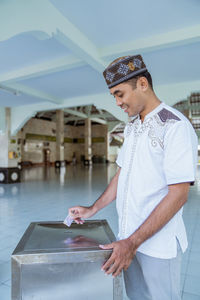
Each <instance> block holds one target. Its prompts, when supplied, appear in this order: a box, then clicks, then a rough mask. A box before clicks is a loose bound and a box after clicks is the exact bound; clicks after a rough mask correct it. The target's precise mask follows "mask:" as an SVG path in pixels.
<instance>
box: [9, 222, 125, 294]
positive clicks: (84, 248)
mask: <svg viewBox="0 0 200 300" xmlns="http://www.w3.org/2000/svg"><path fill="white" fill-rule="evenodd" d="M113 241H115V236H114V234H113V233H112V231H111V229H110V227H109V225H108V223H107V222H106V221H105V220H95V221H86V222H85V223H84V224H83V225H77V224H75V223H72V225H71V227H70V228H68V227H67V226H65V225H64V224H63V223H62V222H37V223H31V224H30V226H29V227H28V229H27V230H26V232H25V234H24V235H23V237H22V239H21V240H20V242H19V244H18V245H17V247H16V249H15V250H14V252H13V254H12V300H80V299H81V300H86V299H87V300H98V299H101V300H102V299H103V300H112V299H114V300H122V297H123V296H122V278H121V275H120V276H118V277H116V278H113V277H112V276H106V275H105V274H104V272H102V271H101V266H102V264H103V263H104V262H105V261H106V260H107V259H108V258H109V256H110V255H111V252H112V251H111V250H102V249H100V248H99V244H108V243H111V242H113Z"/></svg>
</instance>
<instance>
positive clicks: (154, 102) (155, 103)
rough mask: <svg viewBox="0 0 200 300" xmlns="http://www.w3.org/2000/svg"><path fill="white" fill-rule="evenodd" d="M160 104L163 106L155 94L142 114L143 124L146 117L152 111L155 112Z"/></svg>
mask: <svg viewBox="0 0 200 300" xmlns="http://www.w3.org/2000/svg"><path fill="white" fill-rule="evenodd" d="M160 104H161V101H160V100H159V99H158V97H157V96H156V95H155V94H154V95H153V96H152V97H151V98H150V99H148V101H147V106H146V108H145V109H144V111H142V112H141V114H140V119H141V122H143V121H144V119H145V117H146V115H148V114H149V113H150V112H151V111H153V110H154V109H155V108H156V107H157V106H159V105H160Z"/></svg>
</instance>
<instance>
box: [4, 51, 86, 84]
mask: <svg viewBox="0 0 200 300" xmlns="http://www.w3.org/2000/svg"><path fill="white" fill-rule="evenodd" d="M83 65H85V62H83V61H81V60H80V59H78V58H76V57H75V56H74V55H68V56H66V57H62V58H57V59H54V60H49V61H47V62H42V63H39V64H34V65H31V66H27V67H24V68H21V69H17V70H14V71H9V72H7V73H3V74H0V82H2V83H12V82H15V81H19V80H26V79H30V78H35V77H39V76H44V75H48V74H52V73H56V72H60V71H66V70H69V69H74V68H78V67H81V66H83Z"/></svg>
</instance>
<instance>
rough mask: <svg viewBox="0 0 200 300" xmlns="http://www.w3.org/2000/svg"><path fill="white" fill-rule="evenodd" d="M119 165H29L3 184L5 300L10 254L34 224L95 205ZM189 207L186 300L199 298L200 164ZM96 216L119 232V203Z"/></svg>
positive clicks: (0, 262) (1, 293) (0, 270)
mask: <svg viewBox="0 0 200 300" xmlns="http://www.w3.org/2000/svg"><path fill="white" fill-rule="evenodd" d="M115 171H116V167H115V165H113V164H111V165H109V166H106V165H94V166H93V167H92V168H86V167H83V166H67V168H66V172H65V173H64V172H63V171H61V173H59V172H55V169H54V168H53V167H51V168H40V167H38V168H32V169H26V170H24V171H23V173H22V177H23V180H22V183H20V184H11V185H0V241H1V242H0V300H10V289H11V270H10V255H11V253H12V252H13V250H14V248H15V246H16V244H17V243H18V241H19V240H20V238H21V236H22V235H23V233H24V231H25V229H26V228H27V226H28V225H29V223H30V222H33V221H41V220H42V221H50V220H51V221H54V220H55V221H56V220H63V219H64V217H65V216H66V215H67V210H68V207H70V206H73V205H75V204H81V205H90V204H91V203H92V202H93V201H94V200H96V198H97V197H98V196H99V195H100V194H101V192H102V191H103V190H104V189H105V187H106V185H107V183H108V182H109V181H110V179H111V177H112V176H113V175H114V173H115ZM197 182H198V184H196V186H194V187H191V190H190V195H189V200H188V202H187V203H186V205H185V209H184V220H185V224H186V229H187V232H188V239H189V248H188V250H187V252H186V253H185V254H184V256H183V262H182V274H181V277H182V283H181V285H182V299H183V300H197V299H200V168H199V169H198V178H197ZM95 218H97V219H98V218H100V219H107V220H108V222H109V224H110V226H111V227H112V229H113V231H114V233H115V234H117V215H116V210H115V203H112V204H111V205H110V206H108V207H106V208H105V209H104V210H103V211H101V212H99V213H98V214H97V215H96V216H95Z"/></svg>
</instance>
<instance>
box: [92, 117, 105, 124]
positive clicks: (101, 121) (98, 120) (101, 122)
mask: <svg viewBox="0 0 200 300" xmlns="http://www.w3.org/2000/svg"><path fill="white" fill-rule="evenodd" d="M89 119H90V120H91V121H93V122H96V123H99V124H103V125H106V124H107V121H105V120H102V119H99V118H91V117H90V118H89Z"/></svg>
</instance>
